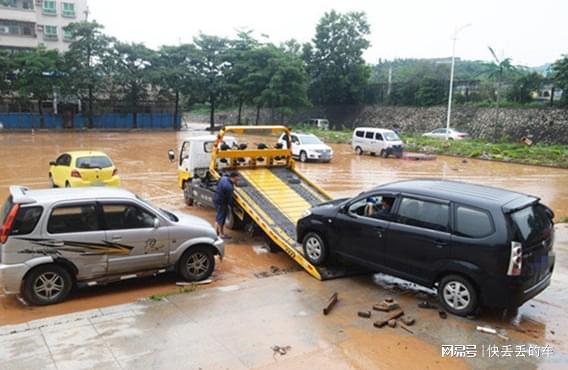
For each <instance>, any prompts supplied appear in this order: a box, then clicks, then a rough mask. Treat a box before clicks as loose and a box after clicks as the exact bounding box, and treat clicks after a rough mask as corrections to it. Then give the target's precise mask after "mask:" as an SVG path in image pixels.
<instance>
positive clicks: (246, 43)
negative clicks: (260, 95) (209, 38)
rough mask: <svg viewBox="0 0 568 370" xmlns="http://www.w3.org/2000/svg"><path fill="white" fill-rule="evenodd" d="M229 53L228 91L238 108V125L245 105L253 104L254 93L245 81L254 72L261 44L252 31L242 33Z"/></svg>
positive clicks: (232, 42)
mask: <svg viewBox="0 0 568 370" xmlns="http://www.w3.org/2000/svg"><path fill="white" fill-rule="evenodd" d="M230 44H231V46H232V47H231V48H230V49H229V50H228V52H227V60H228V62H229V63H230V68H229V69H228V72H227V89H228V91H229V93H230V95H231V96H232V97H233V98H234V100H236V102H237V106H238V116H237V124H241V118H242V110H243V105H244V104H246V103H252V99H253V98H254V91H250V90H249V89H248V86H247V85H246V83H245V80H246V79H247V77H248V76H249V74H250V73H252V72H253V71H254V60H253V58H254V53H253V51H254V50H255V49H256V48H258V47H259V45H260V44H259V42H258V41H257V40H256V39H255V38H254V37H252V31H240V32H239V33H238V35H237V39H235V40H232V41H231V42H230Z"/></svg>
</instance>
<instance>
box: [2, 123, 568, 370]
mask: <svg viewBox="0 0 568 370" xmlns="http://www.w3.org/2000/svg"><path fill="white" fill-rule="evenodd" d="M202 133H203V132H198V131H182V132H152V133H150V132H129V133H117V132H89V133H81V132H74V133H44V132H39V133H35V134H31V133H0V156H1V158H2V159H3V161H2V164H1V165H0V169H1V170H2V171H1V174H2V175H1V177H0V199H2V201H3V200H4V199H5V198H6V196H7V195H8V186H9V185H13V184H18V185H26V186H29V187H32V188H43V187H47V186H48V176H47V175H48V163H49V161H51V160H54V159H55V158H56V157H57V155H58V154H59V153H61V152H63V151H67V150H73V149H97V150H102V151H105V152H106V153H107V154H108V155H109V156H110V157H111V158H112V159H113V160H114V162H115V165H116V166H117V168H118V170H119V174H120V176H121V178H122V181H123V186H124V187H126V188H127V189H129V190H131V191H133V192H135V193H137V194H139V195H140V196H142V197H144V198H146V199H149V200H151V201H152V202H154V203H156V204H158V205H160V206H163V207H165V208H170V209H175V210H183V211H187V212H191V213H193V214H196V215H198V216H201V217H204V218H205V219H207V220H208V221H210V222H211V223H213V220H214V212H213V211H212V210H209V209H204V208H200V207H192V208H188V207H186V206H185V204H184V202H183V195H182V192H181V191H180V190H179V189H178V188H177V171H176V164H175V163H170V162H169V161H168V159H167V150H168V149H169V148H174V149H176V150H177V148H179V145H180V143H181V142H182V141H183V140H184V138H185V137H188V136H191V135H196V134H202ZM333 149H334V151H335V157H334V159H333V161H332V162H331V163H330V164H320V163H298V168H299V169H300V171H301V172H303V173H304V174H305V175H306V176H307V177H309V178H310V179H312V180H314V181H315V182H316V183H317V184H318V185H320V186H321V187H323V188H324V189H326V190H328V191H329V192H330V193H331V194H332V195H333V196H336V197H341V196H351V195H354V194H356V193H358V192H360V191H363V190H366V189H369V188H371V187H374V186H377V185H380V184H384V183H388V182H392V181H397V180H401V179H410V178H424V177H436V178H445V179H454V180H462V181H469V182H476V183H481V184H486V185H494V186H499V187H504V188H507V189H511V190H515V191H520V192H525V193H529V194H534V195H537V196H539V197H541V198H542V199H543V201H544V203H546V204H547V205H549V206H551V207H552V208H553V209H554V211H555V213H556V215H557V217H561V216H568V170H561V169H554V168H542V167H531V166H522V165H516V164H506V163H495V162H488V161H478V160H469V159H466V160H464V159H462V158H452V157H438V158H437V159H436V160H433V161H404V160H396V159H382V158H378V157H371V156H356V155H355V154H354V153H353V152H352V150H351V148H350V146H349V145H333ZM567 233H568V230H566V227H562V232H560V233H559V234H558V235H559V238H558V240H557V246H559V247H558V253H557V262H556V263H557V269H556V271H555V275H554V277H553V284H552V285H551V286H550V288H548V289H547V290H546V291H545V292H544V293H542V294H541V295H539V296H537V297H536V298H535V299H533V300H531V301H530V302H528V303H526V304H525V305H523V306H522V307H521V308H520V310H519V312H518V313H513V314H511V315H509V316H506V317H505V316H502V314H501V313H500V312H485V313H483V315H482V319H481V320H480V321H475V320H474V321H468V320H465V319H457V318H453V317H451V318H449V319H448V320H447V321H445V322H444V323H447V325H445V326H444V327H445V328H442V329H440V328H437V327H436V325H435V323H439V322H440V321H439V319H438V318H437V316H436V312H435V311H434V312H429V311H425V312H416V315H417V316H418V317H419V318H420V319H421V320H423V321H428V322H429V324H428V327H429V328H430V329H431V330H433V331H436V332H435V333H432V334H428V332H427V330H426V331H425V330H421V334H420V337H419V338H418V337H416V338H413V339H405V340H404V341H403V343H404V345H405V346H409V345H416V346H417V348H421V346H423V342H422V341H423V340H426V341H430V342H434V343H436V345H438V344H440V341H442V340H443V339H444V336H445V335H447V336H448V338H451V339H452V340H454V342H455V340H458V339H460V338H461V340H462V342H464V344H465V342H467V343H469V342H468V340H470V338H471V337H472V336H473V334H472V333H475V325H491V326H497V327H501V328H504V329H505V330H507V332H508V333H509V334H508V335H509V336H510V337H511V341H512V342H511V343H535V344H538V345H545V344H549V345H551V346H553V347H554V349H555V351H556V352H557V353H562V354H563V356H565V355H566V354H567V353H568V330H567V329H568V322H567V320H566V318H565V314H564V311H565V307H566V306H567V305H568V291H567V289H568V288H566V287H568V274H567V269H566V266H568V251H567V246H568V238H566V234H567ZM233 235H234V236H235V238H234V240H232V241H231V242H230V243H228V244H227V247H226V250H227V252H226V258H225V260H224V261H223V262H222V263H219V264H218V267H217V269H216V271H215V274H214V276H213V279H214V283H212V284H211V285H210V286H212V287H217V288H219V287H223V286H228V287H231V286H235V285H236V284H242V283H244V282H247V281H256V280H260V279H262V278H264V277H270V276H274V275H281V274H282V275H284V273H287V272H290V271H295V268H296V266H295V264H294V263H293V261H292V260H291V259H289V258H288V257H287V256H286V255H285V254H284V253H277V254H274V253H269V252H268V251H267V250H266V249H264V248H263V245H264V243H263V241H262V239H259V238H252V237H251V236H250V235H248V234H245V233H241V232H239V233H237V232H235V233H233ZM297 274H304V273H303V272H298V273H297ZM297 274H290V275H297ZM305 275H306V277H303V276H302V277H301V278H299V277H296V278H294V280H297V281H296V282H295V284H298V289H307V288H302V286H309V289H310V290H315V291H316V293H317V294H318V295H320V296H324V295H325V296H327V294H328V293H329V292H328V291H329V288H326V287H327V286H328V285H326V284H327V283H317V284H315V283H312V282H311V281H310V282H309V283H307V282H305V281H304V280H306V279H305V278H307V279H308V281H309V279H311V278H309V277H308V276H307V274H305ZM175 282H176V279H175V277H174V276H173V275H165V276H162V277H159V278H157V279H144V280H132V281H128V282H124V283H120V284H115V285H113V286H109V287H99V288H94V289H86V290H82V291H79V292H77V293H75V294H74V295H73V296H71V297H70V299H69V300H68V301H67V302H64V303H62V304H59V305H55V306H49V307H25V306H23V305H21V304H20V302H19V301H17V300H16V299H14V298H6V297H0V325H4V324H16V323H22V322H27V321H29V320H33V319H40V318H44V317H49V316H54V315H60V314H64V313H70V312H76V311H81V310H87V309H93V308H100V307H106V306H110V305H114V304H119V303H128V302H133V301H135V300H137V299H139V298H146V297H149V296H151V295H159V294H168V293H169V292H172V291H176V289H179V288H178V287H176V285H175ZM314 282H315V281H314ZM333 284H334V286H336V285H337V287H339V288H344V289H347V290H348V289H352V288H354V287H356V286H360V285H363V287H364V290H365V292H367V291H368V290H369V289H370V287H376V285H375V282H374V280H373V279H372V278H370V277H358V278H349V279H343V281H342V282H339V283H333ZM320 286H321V288H320ZM339 288H338V289H339ZM200 289H202V288H200ZM203 289H205V288H203ZM318 289H321V291H318ZM361 289H363V288H361ZM376 289H378V290H379V291H380V292H381V294H382V293H384V292H383V291H382V289H383V288H379V287H377V288H376ZM391 293H392V294H395V295H396V296H397V299H400V300H401V302H403V303H404V304H406V305H409V306H410V305H412V306H413V307H416V303H417V302H418V300H417V299H416V298H415V297H414V293H411V294H406V293H405V292H404V291H396V290H395V291H393V292H391ZM362 297H363V295H361V296H358V297H356V299H355V298H354V299H355V300H356V301H357V302H359V303H361V304H362V302H363V301H362V299H363V298H362ZM373 303H375V302H373ZM315 310H316V311H317V310H319V307H317V308H315ZM351 314H353V312H350V313H348V312H347V311H343V312H342V313H341V315H340V316H339V317H337V318H335V319H334V320H335V321H337V320H339V322H335V321H334V325H342V326H345V327H346V328H345V330H346V331H347V333H348V334H345V335H349V336H351V338H352V340H351V341H346V342H345V343H344V344H343V347H345V348H343V350H344V352H342V353H343V354H345V353H351V352H353V351H360V348H362V347H366V348H372V347H373V344H374V343H376V340H378V339H377V337H376V336H375V335H374V334H373V332H371V333H369V332H368V331H366V330H363V329H361V328H360V325H355V326H352V325H351V326H350V325H349V323H350V320H352V318H350V316H349V315H351ZM355 314H356V312H355ZM322 325H323V324H322ZM423 328H424V327H423ZM342 330H343V329H342ZM444 330H445V331H444ZM448 330H449V331H452V330H456V333H458V334H456V333H453V334H452V335H450V334H449V332H448ZM324 332H325V330H324ZM381 338H382V337H381ZM383 339H384V338H383ZM391 339H392V338H391ZM486 339H487V338H485V339H484V340H485V342H487V343H485V342H483V341H481V342H479V343H482V342H483V343H485V344H488V343H489V342H488V340H486ZM314 340H315V339H314ZM393 340H399V338H394V339H393ZM385 341H386V339H384V340H382V342H381V343H383V344H385V345H386V342H385ZM414 342H417V343H418V342H419V343H422V344H416V343H414ZM472 343H473V342H472ZM501 344H502V343H501ZM436 350H437V348H434V347H432V344H431V343H430V344H429V345H428V350H427V351H426V352H427V354H428V364H429V365H432V367H441V366H442V365H441V364H440V363H437V362H436V358H437V356H436ZM393 351H396V350H395V349H390V352H393ZM419 352H420V350H419ZM422 352H424V351H422ZM426 352H425V353H426ZM401 353H402V352H401ZM334 355H337V353H334ZM365 356H367V357H365ZM348 357H349V356H348ZM379 357H380V356H379V353H377V352H376V351H374V350H369V351H367V353H366V355H364V356H363V357H360V358H358V360H357V361H355V360H353V359H351V360H350V361H348V362H349V363H351V364H352V366H353V368H361V367H362V368H365V367H368V366H365V364H367V365H368V364H372V363H375V362H374V361H379ZM399 357H400V356H399ZM313 358H314V359H315V360H322V358H323V357H322V356H321V355H318V354H316V355H313ZM342 358H343V357H342ZM563 358H564V360H563V361H560V362H559V361H558V358H557V360H555V361H552V362H551V361H548V362H547V361H545V362H544V363H541V362H540V361H530V362H528V363H527V365H526V366H527V368H534V367H540V366H543V364H544V365H545V366H544V367H549V366H550V367H552V368H555V366H557V365H562V364H564V365H565V364H566V361H567V360H566V357H563ZM361 361H362V362H361ZM365 361H370V362H367V363H366V362H365ZM399 361H403V358H399ZM376 363H378V362H376ZM292 364H294V366H296V365H298V363H294V362H292V363H289V365H292ZM357 364H359V365H361V364H362V365H361V366H357ZM480 364H483V365H484V366H473V367H487V366H491V362H490V361H489V362H480ZM502 364H504V363H502ZM387 365H388V364H387ZM387 365H385V366H386V367H387V368H388V367H391V368H392V367H393V366H387ZM391 365H392V364H391ZM470 365H471V364H470ZM485 365H487V366H485ZM298 366H299V365H298ZM558 368H560V367H558Z"/></svg>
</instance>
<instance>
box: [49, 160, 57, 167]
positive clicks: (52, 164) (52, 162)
mask: <svg viewBox="0 0 568 370" xmlns="http://www.w3.org/2000/svg"><path fill="white" fill-rule="evenodd" d="M49 165H50V166H57V163H55V161H49Z"/></svg>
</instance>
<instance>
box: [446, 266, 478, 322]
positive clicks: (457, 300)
mask: <svg viewBox="0 0 568 370" xmlns="http://www.w3.org/2000/svg"><path fill="white" fill-rule="evenodd" d="M438 299H439V300H440V303H441V305H442V306H443V307H444V308H445V309H446V310H447V311H449V312H451V313H453V314H454V315H458V316H467V315H469V314H471V313H472V312H473V311H475V310H476V309H477V305H478V301H477V292H476V290H475V287H474V286H473V284H472V283H471V282H470V281H469V280H468V279H466V278H464V277H462V276H459V275H447V276H445V277H444V278H442V280H440V285H439V286H438Z"/></svg>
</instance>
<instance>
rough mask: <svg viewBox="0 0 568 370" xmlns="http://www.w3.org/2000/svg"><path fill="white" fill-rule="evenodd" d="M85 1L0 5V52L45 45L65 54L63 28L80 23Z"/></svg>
mask: <svg viewBox="0 0 568 370" xmlns="http://www.w3.org/2000/svg"><path fill="white" fill-rule="evenodd" d="M86 12H87V0H3V1H0V48H8V49H21V48H35V47H37V46H39V45H42V44H43V45H45V46H46V47H47V48H48V49H58V50H59V51H66V50H67V49H68V48H69V42H70V38H69V37H68V36H69V35H67V34H66V32H65V31H64V30H63V27H65V26H66V25H68V24H69V23H72V22H79V21H81V20H84V19H85V17H86Z"/></svg>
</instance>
